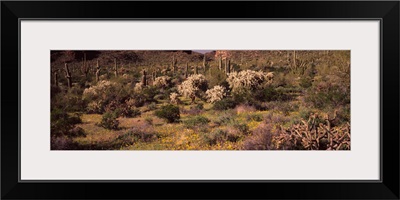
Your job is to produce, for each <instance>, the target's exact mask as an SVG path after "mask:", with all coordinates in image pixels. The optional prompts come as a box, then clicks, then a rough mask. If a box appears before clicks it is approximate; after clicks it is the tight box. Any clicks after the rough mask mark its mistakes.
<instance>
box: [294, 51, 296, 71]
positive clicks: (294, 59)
mask: <svg viewBox="0 0 400 200" xmlns="http://www.w3.org/2000/svg"><path fill="white" fill-rule="evenodd" d="M293 67H294V68H296V50H293Z"/></svg>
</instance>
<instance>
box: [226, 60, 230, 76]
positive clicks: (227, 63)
mask: <svg viewBox="0 0 400 200" xmlns="http://www.w3.org/2000/svg"><path fill="white" fill-rule="evenodd" d="M227 60H228V59H227ZM225 62H226V66H225V67H226V68H225V73H226V74H229V73H231V60H228V61H225Z"/></svg>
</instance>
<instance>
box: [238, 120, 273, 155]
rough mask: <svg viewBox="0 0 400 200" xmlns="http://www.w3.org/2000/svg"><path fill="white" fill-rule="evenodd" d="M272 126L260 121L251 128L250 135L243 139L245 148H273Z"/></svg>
mask: <svg viewBox="0 0 400 200" xmlns="http://www.w3.org/2000/svg"><path fill="white" fill-rule="evenodd" d="M272 136H273V133H272V126H271V125H269V124H265V123H261V124H260V125H259V126H257V128H256V129H254V130H253V132H252V135H251V136H250V137H247V138H246V139H245V140H244V141H243V148H244V149H245V150H269V149H272V148H273V145H272V144H271V141H272Z"/></svg>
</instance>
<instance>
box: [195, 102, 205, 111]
mask: <svg viewBox="0 0 400 200" xmlns="http://www.w3.org/2000/svg"><path fill="white" fill-rule="evenodd" d="M196 108H197V109H199V110H203V108H204V104H203V103H198V104H196Z"/></svg>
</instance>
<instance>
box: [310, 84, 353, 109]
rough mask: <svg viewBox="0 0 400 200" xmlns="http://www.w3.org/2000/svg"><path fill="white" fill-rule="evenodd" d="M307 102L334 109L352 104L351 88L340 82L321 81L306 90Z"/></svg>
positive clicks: (316, 106) (318, 106) (321, 107)
mask: <svg viewBox="0 0 400 200" xmlns="http://www.w3.org/2000/svg"><path fill="white" fill-rule="evenodd" d="M304 100H305V102H306V103H308V104H310V105H311V106H313V107H315V108H319V109H332V108H337V107H339V106H345V105H348V104H350V88H349V87H347V86H341V85H340V82H339V83H336V82H335V84H334V83H331V82H324V81H321V82H319V83H315V84H313V86H312V87H311V88H309V89H308V90H307V92H306V95H305V98H304Z"/></svg>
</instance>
